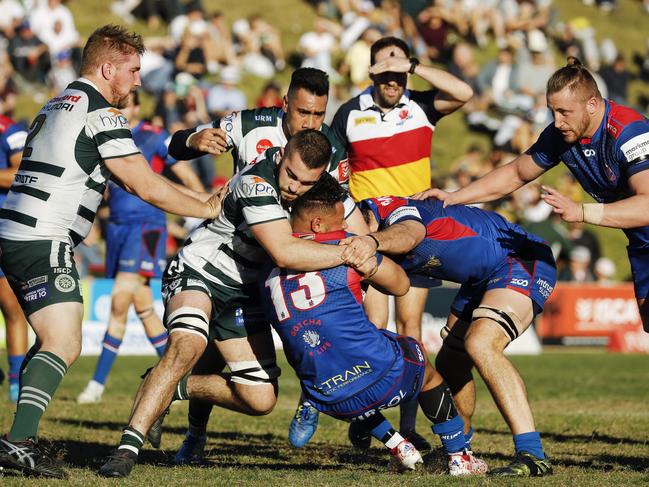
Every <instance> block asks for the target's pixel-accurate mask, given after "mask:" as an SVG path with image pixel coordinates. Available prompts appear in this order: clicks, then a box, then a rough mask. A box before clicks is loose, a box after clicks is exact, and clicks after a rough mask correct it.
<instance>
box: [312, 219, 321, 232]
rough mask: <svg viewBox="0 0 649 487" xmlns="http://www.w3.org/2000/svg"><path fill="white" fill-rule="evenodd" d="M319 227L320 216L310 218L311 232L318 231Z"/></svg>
mask: <svg viewBox="0 0 649 487" xmlns="http://www.w3.org/2000/svg"><path fill="white" fill-rule="evenodd" d="M321 228H322V220H321V219H320V217H319V216H316V217H315V218H312V219H311V230H313V233H320V229H321Z"/></svg>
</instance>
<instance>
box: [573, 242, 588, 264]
mask: <svg viewBox="0 0 649 487" xmlns="http://www.w3.org/2000/svg"><path fill="white" fill-rule="evenodd" d="M570 260H573V261H575V262H590V250H588V249H587V248H586V247H584V246H583V245H577V246H576V247H575V248H574V249H572V251H571V252H570Z"/></svg>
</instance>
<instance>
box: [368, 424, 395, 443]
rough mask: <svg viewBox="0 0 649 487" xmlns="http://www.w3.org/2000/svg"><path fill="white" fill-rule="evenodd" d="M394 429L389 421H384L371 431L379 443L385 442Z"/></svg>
mask: <svg viewBox="0 0 649 487" xmlns="http://www.w3.org/2000/svg"><path fill="white" fill-rule="evenodd" d="M391 429H392V425H391V424H390V422H389V421H388V420H387V419H384V420H383V421H382V422H381V423H380V424H379V425H378V426H375V427H374V428H372V429H371V430H370V433H371V434H372V436H373V437H374V438H376V439H377V440H379V441H383V437H384V436H385V435H386V433H388V432H389V431H390V430H391Z"/></svg>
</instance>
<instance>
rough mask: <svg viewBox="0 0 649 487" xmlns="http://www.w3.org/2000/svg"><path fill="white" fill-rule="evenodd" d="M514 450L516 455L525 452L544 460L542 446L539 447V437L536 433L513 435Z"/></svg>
mask: <svg viewBox="0 0 649 487" xmlns="http://www.w3.org/2000/svg"><path fill="white" fill-rule="evenodd" d="M514 448H515V449H516V454H517V455H518V454H519V453H522V452H527V453H531V454H532V455H534V456H535V457H537V458H545V453H544V452H543V446H542V445H541V435H540V434H539V433H538V431H531V432H529V433H521V434H520V435H514Z"/></svg>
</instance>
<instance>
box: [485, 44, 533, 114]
mask: <svg viewBox="0 0 649 487" xmlns="http://www.w3.org/2000/svg"><path fill="white" fill-rule="evenodd" d="M518 71H519V69H518V65H517V64H516V63H514V53H513V52H512V49H511V48H503V49H500V51H498V57H497V58H496V59H495V60H493V61H489V62H488V63H487V64H485V65H484V66H483V67H482V69H481V70H480V74H479V75H478V78H477V82H478V85H479V87H480V91H481V92H482V96H483V97H484V101H485V103H487V104H489V105H492V106H494V107H496V108H498V109H500V110H502V111H505V112H515V113H525V112H527V111H528V110H531V109H532V107H533V105H534V98H533V97H532V96H530V95H528V94H523V93H521V92H520V90H519V84H518V79H519V73H518Z"/></svg>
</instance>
